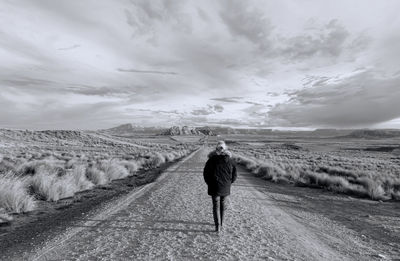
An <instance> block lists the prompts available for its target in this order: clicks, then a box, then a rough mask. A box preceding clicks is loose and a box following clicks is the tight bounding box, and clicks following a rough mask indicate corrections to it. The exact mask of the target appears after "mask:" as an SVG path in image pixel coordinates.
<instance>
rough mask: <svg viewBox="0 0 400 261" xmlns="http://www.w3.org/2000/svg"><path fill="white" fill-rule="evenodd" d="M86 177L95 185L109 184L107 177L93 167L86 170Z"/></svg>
mask: <svg viewBox="0 0 400 261" xmlns="http://www.w3.org/2000/svg"><path fill="white" fill-rule="evenodd" d="M86 176H87V177H88V179H89V180H90V181H92V182H93V183H94V184H95V185H104V184H107V183H108V182H109V179H108V177H107V176H106V174H105V173H104V171H102V170H100V169H99V168H96V167H94V166H92V167H89V168H87V169H86Z"/></svg>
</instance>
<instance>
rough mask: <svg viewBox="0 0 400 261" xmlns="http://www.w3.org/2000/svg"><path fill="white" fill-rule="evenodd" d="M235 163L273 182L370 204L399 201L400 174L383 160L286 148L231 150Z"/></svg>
mask: <svg viewBox="0 0 400 261" xmlns="http://www.w3.org/2000/svg"><path fill="white" fill-rule="evenodd" d="M232 150H233V151H234V152H235V157H234V158H235V160H236V162H237V163H239V164H242V165H244V166H245V167H246V168H247V169H248V170H250V171H251V172H252V173H254V174H255V175H257V176H259V177H262V178H263V179H266V180H270V181H273V182H285V183H291V184H294V185H297V186H309V187H319V188H324V189H327V190H331V191H336V192H340V193H345V194H351V195H357V196H361V197H369V198H371V199H374V200H388V199H395V200H399V199H400V170H399V168H398V167H397V164H393V163H392V162H391V161H390V158H389V160H388V159H386V158H379V157H378V156H377V155H376V154H372V155H373V156H375V157H371V156H370V155H369V154H366V153H364V154H362V153H361V152H358V151H357V152H351V153H352V154H351V153H350V152H347V154H345V153H344V152H341V153H340V154H339V153H338V154H335V152H326V153H321V152H310V151H308V150H302V149H296V150H291V149H288V148H287V147H286V146H281V147H279V146H275V147H267V146H266V147H264V148H259V147H258V148H255V147H252V146H250V145H248V144H247V145H237V146H233V148H232Z"/></svg>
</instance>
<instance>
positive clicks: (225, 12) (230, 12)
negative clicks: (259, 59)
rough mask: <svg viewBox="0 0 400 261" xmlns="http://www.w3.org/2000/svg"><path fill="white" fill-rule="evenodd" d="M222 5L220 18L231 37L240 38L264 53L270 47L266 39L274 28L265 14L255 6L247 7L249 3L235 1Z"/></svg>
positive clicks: (225, 2) (224, 2)
mask: <svg viewBox="0 0 400 261" xmlns="http://www.w3.org/2000/svg"><path fill="white" fill-rule="evenodd" d="M222 3H223V7H222V10H221V11H220V16H221V18H222V20H223V21H224V23H225V24H226V26H227V27H228V29H229V32H230V33H231V35H232V37H233V38H236V37H242V38H244V39H246V40H248V41H250V42H251V43H253V44H254V45H256V46H257V47H258V48H260V49H261V50H262V51H266V50H267V49H268V48H269V47H270V43H269V39H268V38H269V36H270V34H271V31H272V30H273V28H274V27H273V26H272V24H271V22H270V21H269V20H268V19H267V16H266V15H265V13H263V12H262V11H260V9H258V8H257V7H256V6H255V5H249V2H244V1H240V0H235V1H222ZM253 4H254V2H253Z"/></svg>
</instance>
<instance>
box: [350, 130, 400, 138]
mask: <svg viewBox="0 0 400 261" xmlns="http://www.w3.org/2000/svg"><path fill="white" fill-rule="evenodd" d="M344 137H345V138H358V139H379V138H381V139H383V138H396V137H400V130H368V129H366V130H355V131H353V132H351V133H350V134H348V135H346V136H344Z"/></svg>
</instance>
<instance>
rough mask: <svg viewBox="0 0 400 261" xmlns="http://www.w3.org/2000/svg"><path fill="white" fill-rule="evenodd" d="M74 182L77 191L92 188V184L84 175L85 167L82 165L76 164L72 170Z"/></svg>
mask: <svg viewBox="0 0 400 261" xmlns="http://www.w3.org/2000/svg"><path fill="white" fill-rule="evenodd" d="M72 176H73V177H74V181H75V184H76V186H77V188H78V191H83V190H88V189H91V188H93V186H94V184H93V183H92V182H91V181H90V180H88V178H87V177H86V167H85V166H84V165H77V166H75V167H74V169H73V170H72Z"/></svg>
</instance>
